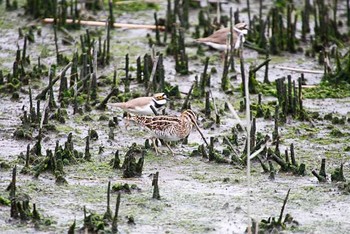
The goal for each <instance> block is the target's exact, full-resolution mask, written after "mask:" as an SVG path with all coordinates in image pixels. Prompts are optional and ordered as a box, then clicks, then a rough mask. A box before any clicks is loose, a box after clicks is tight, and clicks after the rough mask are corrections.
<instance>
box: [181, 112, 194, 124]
mask: <svg viewBox="0 0 350 234" xmlns="http://www.w3.org/2000/svg"><path fill="white" fill-rule="evenodd" d="M181 117H182V119H184V120H185V121H186V122H188V123H192V124H193V125H195V126H196V127H197V126H198V125H197V116H196V114H195V113H194V111H193V110H191V109H188V110H185V111H184V112H182V113H181Z"/></svg>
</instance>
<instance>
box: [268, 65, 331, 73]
mask: <svg viewBox="0 0 350 234" xmlns="http://www.w3.org/2000/svg"><path fill="white" fill-rule="evenodd" d="M275 67H276V68H279V69H282V70H289V71H295V72H300V73H313V74H324V71H321V70H308V69H301V68H294V67H284V66H275Z"/></svg>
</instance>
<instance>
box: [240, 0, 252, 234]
mask: <svg viewBox="0 0 350 234" xmlns="http://www.w3.org/2000/svg"><path fill="white" fill-rule="evenodd" d="M247 4H248V6H249V1H247ZM248 14H249V22H250V13H249V7H248ZM239 36H240V37H241V38H240V39H241V40H240V41H241V45H240V51H239V52H240V62H241V74H242V81H243V82H244V93H245V100H246V131H247V187H248V205H247V214H248V233H249V234H250V233H251V218H250V193H251V181H250V140H249V139H250V129H251V126H250V99H249V79H247V78H245V77H244V58H243V43H242V36H243V35H239Z"/></svg>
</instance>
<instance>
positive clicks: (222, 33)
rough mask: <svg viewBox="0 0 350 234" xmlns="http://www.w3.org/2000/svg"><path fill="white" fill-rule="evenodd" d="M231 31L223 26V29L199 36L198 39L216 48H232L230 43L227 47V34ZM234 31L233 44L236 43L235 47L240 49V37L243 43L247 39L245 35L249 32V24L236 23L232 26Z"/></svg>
mask: <svg viewBox="0 0 350 234" xmlns="http://www.w3.org/2000/svg"><path fill="white" fill-rule="evenodd" d="M230 32H231V29H230V28H222V29H219V30H218V31H215V32H214V33H213V34H211V35H210V36H208V37H203V38H198V39H197V40H196V41H197V42H200V43H203V44H205V45H208V46H210V47H212V48H214V49H217V50H221V51H223V50H226V49H230V45H229V48H227V44H228V43H227V34H229V33H230ZM232 33H233V35H232V38H233V41H232V44H233V45H234V48H235V49H238V48H239V47H240V45H241V40H240V38H242V43H243V42H244V41H245V38H244V35H246V34H247V33H248V28H247V24H246V23H238V24H236V25H235V26H233V28H232ZM240 35H242V37H240Z"/></svg>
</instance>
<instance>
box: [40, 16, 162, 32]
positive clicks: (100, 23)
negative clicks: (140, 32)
mask: <svg viewBox="0 0 350 234" xmlns="http://www.w3.org/2000/svg"><path fill="white" fill-rule="evenodd" d="M42 22H43V23H46V24H51V23H54V19H53V18H44V19H43V20H42ZM65 23H66V24H80V25H86V26H104V27H105V26H106V24H107V23H108V22H104V21H88V20H79V21H74V20H73V19H66V22H65ZM112 25H113V27H114V28H129V29H152V30H153V29H154V30H155V29H156V28H157V27H158V29H159V30H162V31H164V30H165V27H164V26H160V25H158V26H157V25H145V24H122V23H113V24H112Z"/></svg>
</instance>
